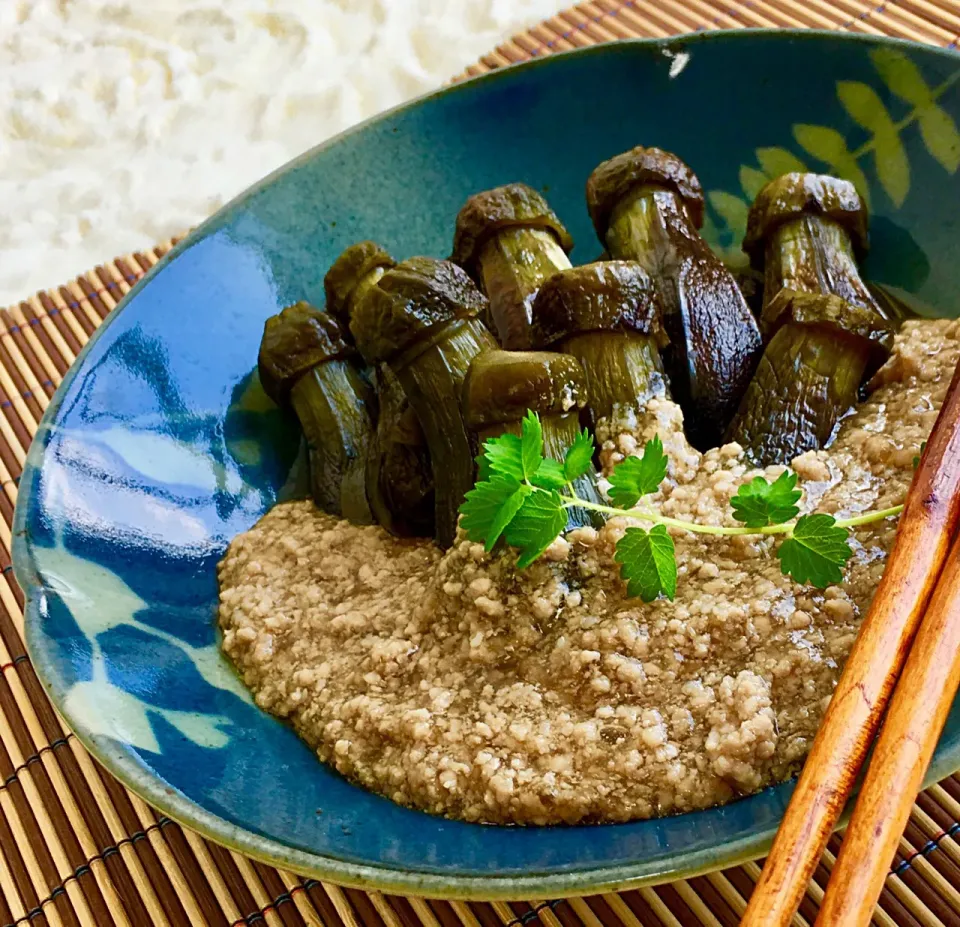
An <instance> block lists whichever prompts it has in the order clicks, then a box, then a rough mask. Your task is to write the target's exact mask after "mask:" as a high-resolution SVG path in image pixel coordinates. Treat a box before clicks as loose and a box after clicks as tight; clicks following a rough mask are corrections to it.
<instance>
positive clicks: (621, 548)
mask: <svg viewBox="0 0 960 927" xmlns="http://www.w3.org/2000/svg"><path fill="white" fill-rule="evenodd" d="M593 451H594V442H593V437H592V436H591V435H590V433H589V432H588V431H586V429H584V430H583V431H582V432H580V434H579V435H578V436H577V438H576V440H575V441H574V443H573V444H572V445H571V446H570V447H569V448H568V449H567V451H566V454H565V455H564V459H563V462H562V463H561V462H559V461H556V460H551V459H549V458H545V457H544V456H543V431H542V429H541V426H540V418H539V416H538V415H537V414H536V413H535V412H529V411H528V412H527V414H526V417H525V418H524V420H523V425H522V429H521V434H520V435H514V434H505V435H501V436H500V437H497V438H491V439H490V440H488V441H486V442H484V445H483V453H482V454H481V456H480V457H479V458H478V464H479V465H480V470H479V473H480V478H479V480H478V482H477V483H476V485H475V486H474V488H473V489H471V490H470V492H468V493H467V495H466V499H465V500H464V502H463V504H462V505H461V506H460V514H461V516H462V518H461V520H460V524H461V527H462V528H463V529H464V530H465V531H466V533H467V536H468V537H469V538H470V539H471V540H472V541H477V542H482V543H483V545H484V548H485V549H486V550H487V551H491V550H493V548H494V547H495V546H496V545H497V543H498V542H501V541H503V542H505V543H506V544H507V545H509V546H510V547H513V548H515V549H516V550H517V551H518V553H519V556H518V558H517V566H518V567H519V568H521V569H523V568H525V567H528V566H530V564H531V563H533V562H534V560H536V559H537V558H538V557H540V556H541V555H542V554H543V553H544V551H546V549H547V548H548V547H549V546H550V545H551V544H553V542H554V541H555V540H556V539H557V538H558V537H559V536H560V535H561V534H562V533H563V530H564V528H565V527H566V525H567V509H570V508H584V509H591V510H592V511H596V512H602V513H604V514H605V515H629V517H631V518H635V519H637V520H639V521H645V522H650V523H652V527H650V528H649V529H646V528H641V527H630V528H627V530H626V531H625V532H624V535H623V537H622V538H621V539H620V540H619V541H618V542H617V548H616V552H615V554H614V559H615V560H616V561H617V563H619V564H620V575H621V577H622V579H623V580H624V581H625V582H626V584H627V594H628V595H630V596H640V598H641V599H643V601H644V602H651V601H653V600H654V599H656V598H657V597H658V596H666V597H667V598H668V599H673V598H674V596H675V595H676V592H677V559H676V550H675V547H674V543H673V538H672V537H671V536H670V534H669V532H668V531H667V528H679V529H682V530H684V531H689V532H692V533H695V534H710V535H718V536H725V537H729V536H732V535H757V534H760V535H762V534H771V535H783V540H782V541H781V542H780V544H779V546H778V547H777V557H778V559H779V560H780V569H781V571H782V572H783V574H784V576H790V577H792V578H793V579H794V580H796V581H797V582H798V583H804V584H810V585H812V586H815V587H817V588H818V589H824V588H826V587H827V586H829V585H831V584H832V583H838V582H840V581H841V580H842V579H843V567H844V565H845V564H846V562H847V560H849V559H850V557H851V556H852V555H853V551H852V550H851V548H850V545H849V543H848V541H849V537H850V529H851V528H853V527H855V526H857V525H865V524H869V523H870V522H873V521H880V520H881V519H884V518H891V517H894V516H897V515H899V514H900V512H902V511H903V506H902V505H895V506H892V507H891V508H887V509H879V510H877V511H874V512H867V513H864V514H862V515H857V516H856V517H854V518H842V519H837V518H834V517H833V516H832V515H826V514H822V513H815V514H812V515H800V509H799V507H798V506H797V503H798V502H799V501H800V496H801V494H802V493H801V490H799V489H797V488H796V487H797V475H796V474H795V473H793V472H791V471H789V470H786V471H784V472H783V473H782V474H781V475H780V476H779V477H778V478H777V479H776V480H774V481H773V482H772V483H771V482H770V481H768V480H766V479H764V478H763V477H762V476H758V477H755V478H754V479H753V480H751V481H750V482H749V483H744V484H743V485H742V486H741V487H740V488H739V490H738V491H737V494H736V495H735V496H734V497H733V498H732V500H731V506H732V508H733V517H734V518H735V519H736V520H737V521H739V522H741V523H742V524H741V525H740V526H737V527H733V526H730V527H727V526H723V525H702V524H698V523H696V522H690V521H682V520H680V519H677V518H669V517H667V516H665V515H661V514H659V513H658V512H655V511H652V510H648V509H643V508H640V509H637V508H634V506H636V505H637V504H638V503H639V502H640V501H641V500H642V499H643V498H644V497H645V496H648V495H650V494H652V493H654V492H656V491H657V489H658V488H659V487H660V484H661V483H662V482H663V481H664V479H665V478H666V475H667V464H668V458H667V455H666V453H665V452H664V449H663V443H662V442H661V441H660V439H659V437H654V438H653V439H652V440H651V441H648V442H647V444H646V445H645V446H644V448H643V453H642V454H641V455H640V456H639V457H627V458H625V459H624V460H623V461H621V462H620V463H619V464H617V466H616V467H615V468H614V470H613V472H612V474H611V475H610V491H609V495H610V501H611V502H612V505H601V504H598V503H594V502H588V501H587V500H585V499H581V498H579V497H578V496H577V495H576V490H575V489H574V486H573V483H574V481H575V480H577V479H579V478H580V477H582V476H583V475H584V474H585V473H586V472H587V471H588V470H589V468H590V462H591V460H592V458H593ZM798 516H799V517H798Z"/></svg>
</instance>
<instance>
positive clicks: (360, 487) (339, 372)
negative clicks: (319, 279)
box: [258, 302, 376, 524]
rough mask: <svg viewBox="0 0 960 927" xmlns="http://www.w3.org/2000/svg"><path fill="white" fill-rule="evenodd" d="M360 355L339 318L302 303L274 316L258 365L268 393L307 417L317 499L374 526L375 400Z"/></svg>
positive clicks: (334, 510)
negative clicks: (370, 459)
mask: <svg viewBox="0 0 960 927" xmlns="http://www.w3.org/2000/svg"><path fill="white" fill-rule="evenodd" d="M356 358H357V352H356V350H355V349H354V348H353V347H352V346H351V345H349V344H348V343H347V342H346V340H345V339H344V337H343V333H342V331H341V329H340V326H339V325H338V324H337V322H336V321H335V320H334V319H333V318H331V317H330V316H328V315H327V314H326V313H323V312H320V311H319V310H317V309H315V308H314V307H313V306H310V305H309V304H307V303H304V302H300V303H296V304H295V305H293V306H289V307H287V308H286V309H284V310H283V311H282V312H280V313H279V314H278V315H275V316H271V317H270V318H269V319H267V321H266V323H265V325H264V333H263V338H262V340H261V343H260V354H259V358H258V368H259V374H260V381H261V383H262V384H263V387H264V389H265V391H266V392H267V395H269V396H270V397H271V398H272V399H273V400H274V401H275V402H277V403H278V404H279V405H281V406H287V407H290V408H292V409H293V411H294V413H295V414H296V416H297V418H298V419H299V421H300V426H301V428H302V429H303V433H304V437H305V438H306V442H307V448H308V451H309V461H310V486H311V492H312V495H313V498H314V501H315V502H316V503H317V505H318V506H319V507H320V508H322V509H323V510H324V511H325V512H329V513H330V514H332V515H342V516H343V517H344V518H347V519H349V520H350V521H353V522H355V523H357V524H369V523H370V522H371V521H372V520H373V516H372V515H371V512H370V507H369V505H368V503H367V497H366V488H365V479H366V477H365V472H364V468H365V460H366V452H367V448H368V446H369V444H370V441H371V437H372V435H373V415H374V410H375V408H376V403H375V399H374V396H373V394H372V393H371V391H370V388H369V386H368V384H367V383H366V381H365V380H364V379H363V377H362V376H361V375H360V372H359V370H358V369H357V367H356V365H355V360H356Z"/></svg>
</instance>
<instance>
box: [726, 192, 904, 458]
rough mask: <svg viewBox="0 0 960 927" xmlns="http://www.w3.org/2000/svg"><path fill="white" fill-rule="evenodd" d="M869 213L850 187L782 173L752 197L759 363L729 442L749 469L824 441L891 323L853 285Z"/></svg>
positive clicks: (885, 346) (881, 352) (747, 244)
mask: <svg viewBox="0 0 960 927" xmlns="http://www.w3.org/2000/svg"><path fill="white" fill-rule="evenodd" d="M866 241H867V217H866V210H865V208H864V206H863V204H862V202H861V201H860V198H859V196H858V195H857V192H856V190H855V189H854V187H853V185H852V184H851V183H849V182H848V181H845V180H839V179H837V178H834V177H829V176H826V175H820V174H799V173H797V174H785V175H783V176H782V177H779V178H776V179H775V180H772V181H771V182H770V183H768V184H767V185H766V186H765V187H764V188H763V189H762V190H761V191H760V193H759V194H758V196H757V199H756V202H755V203H754V204H753V207H752V208H751V211H750V214H749V217H748V221H747V234H746V238H745V239H744V250H745V251H747V253H748V254H750V255H751V260H752V262H753V264H754V266H755V267H760V268H762V269H763V273H764V294H763V309H762V314H761V329H762V331H763V333H764V336H765V338H766V340H767V346H766V348H765V350H764V354H763V358H762V360H761V362H760V365H759V367H758V369H757V373H756V375H755V376H754V379H753V381H752V382H751V384H750V387H749V389H748V390H747V393H746V395H745V396H744V399H743V402H742V403H741V406H740V409H739V411H738V413H737V416H736V418H735V419H734V421H733V422H732V423H731V425H730V428H729V429H728V432H727V438H728V440H731V441H736V442H737V443H739V444H741V445H742V446H743V447H744V450H745V452H746V454H747V457H748V458H749V459H750V460H752V461H753V462H754V463H756V464H758V465H761V466H765V465H768V464H777V463H789V462H790V461H791V460H792V459H793V458H794V457H796V456H797V455H799V454H802V453H804V452H805V451H810V450H818V449H820V448H822V447H824V446H825V445H826V444H827V443H828V442H829V441H830V439H831V437H832V435H833V432H834V429H835V427H836V425H837V423H838V422H839V421H840V419H841V418H842V417H843V416H844V415H845V414H846V413H847V411H848V410H849V409H850V408H852V407H853V406H854V405H855V404H856V402H857V399H858V395H859V389H860V384H861V383H862V382H863V380H864V379H865V378H866V377H867V376H868V375H869V374H870V373H871V372H872V371H873V370H875V369H876V367H877V366H879V364H880V363H882V361H883V360H884V359H885V358H886V356H887V355H888V354H889V351H890V348H891V346H892V341H893V331H894V329H895V327H896V324H895V323H894V322H893V321H892V320H891V319H889V318H888V317H887V314H885V313H884V311H883V310H882V309H881V307H880V305H879V304H878V302H877V300H876V298H875V296H874V293H873V292H872V291H871V290H870V288H869V287H868V286H867V285H866V283H864V281H863V280H862V278H861V277H860V272H859V270H858V268H857V263H856V256H855V255H856V252H857V251H862V250H863V249H864V248H865V247H866Z"/></svg>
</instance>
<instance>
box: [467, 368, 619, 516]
mask: <svg viewBox="0 0 960 927" xmlns="http://www.w3.org/2000/svg"><path fill="white" fill-rule="evenodd" d="M586 401H587V390H586V376H585V374H584V371H583V368H582V366H581V365H580V363H579V362H578V361H577V359H576V358H575V357H572V356H571V355H569V354H556V353H552V352H547V351H488V352H487V353H485V354H481V355H479V356H478V357H477V358H475V359H474V361H473V363H472V364H471V365H470V370H469V372H468V373H467V378H466V381H465V382H464V386H463V408H464V415H465V418H466V421H467V424H468V425H469V426H470V428H471V429H473V431H474V433H475V434H476V436H477V442H478V444H479V445H481V446H482V444H483V442H484V441H486V440H487V439H488V438H495V437H499V436H500V435H502V434H506V433H510V434H515V435H520V434H521V432H522V427H523V418H524V416H525V415H526V414H527V412H528V411H533V412H536V413H537V414H538V415H539V416H540V426H541V428H542V430H543V448H544V450H543V453H544V456H545V457H549V458H551V459H553V460H556V461H560V462H562V461H563V459H564V456H565V455H566V452H567V449H568V448H569V447H570V446H571V445H572V444H573V442H574V441H575V440H576V437H577V432H578V431H579V413H580V409H581V408H582V407H583V406H584V405H585V404H586ZM574 489H575V491H576V494H577V496H579V497H580V498H581V499H585V500H586V501H588V502H595V503H598V504H600V503H602V502H603V498H602V496H601V494H600V490H599V487H598V485H597V473H596V471H595V470H594V468H593V466H592V465H591V467H590V469H589V471H588V472H587V473H585V474H584V475H583V476H582V477H580V478H579V479H578V480H576V481H575V483H574ZM602 523H603V519H602V518H601V517H600V516H598V515H597V513H595V512H590V511H588V510H586V509H582V508H575V509H570V510H569V520H568V527H570V528H576V527H581V526H583V525H593V526H594V527H599V526H600V525H601V524H602Z"/></svg>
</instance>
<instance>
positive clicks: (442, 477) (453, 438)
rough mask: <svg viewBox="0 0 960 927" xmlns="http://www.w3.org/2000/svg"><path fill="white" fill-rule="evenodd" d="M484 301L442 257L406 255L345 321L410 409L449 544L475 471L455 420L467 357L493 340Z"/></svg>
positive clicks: (439, 525)
mask: <svg viewBox="0 0 960 927" xmlns="http://www.w3.org/2000/svg"><path fill="white" fill-rule="evenodd" d="M486 306H487V300H486V298H485V297H484V296H483V294H482V293H480V291H479V290H478V289H477V287H476V285H475V284H474V283H473V281H472V280H471V279H470V278H469V277H468V276H467V274H466V273H465V272H464V271H463V270H462V269H461V268H460V267H457V266H456V265H455V264H452V263H451V262H449V261H437V260H434V259H432V258H412V259H410V260H408V261H404V262H402V263H400V264H398V265H397V266H396V267H394V268H392V269H391V270H389V271H387V272H386V273H385V274H384V275H383V276H382V277H381V278H380V279H379V280H378V281H377V282H376V283H375V284H374V285H373V286H372V287H370V289H369V290H367V292H366V293H364V295H363V298H362V299H361V300H360V301H359V302H358V304H357V305H356V306H355V309H354V312H353V315H352V318H351V322H350V328H351V331H352V332H353V335H354V338H355V340H356V343H357V346H358V347H359V349H360V351H361V353H362V354H363V356H364V358H365V359H366V360H367V362H368V363H370V364H381V363H385V364H387V365H388V366H389V368H390V371H391V373H392V374H393V375H394V376H395V377H396V379H397V382H398V383H399V384H400V386H401V388H402V390H403V393H404V395H405V396H406V398H407V400H408V401H409V403H410V407H411V408H412V410H413V411H414V413H415V414H416V417H417V420H418V421H419V423H420V427H421V428H422V429H423V435H424V438H425V440H426V445H427V449H428V451H429V455H430V461H431V468H432V471H433V486H434V522H435V532H436V533H435V537H436V540H437V542H438V543H439V544H440V545H441V546H444V547H448V546H449V545H450V544H452V543H453V540H454V538H455V536H456V528H457V518H458V515H459V508H460V504H461V503H462V502H463V498H464V495H465V494H466V493H467V492H468V491H469V489H470V488H471V487H472V486H473V482H474V476H475V464H474V455H475V449H474V442H473V441H472V439H471V436H470V434H469V431H468V428H467V425H466V423H465V422H464V419H463V411H462V408H461V398H462V391H463V382H464V379H465V377H466V375H467V370H468V369H469V367H470V363H471V361H472V360H473V359H474V358H475V357H476V356H477V355H478V354H481V353H483V352H484V351H490V350H493V349H495V348H496V347H497V342H496V340H495V339H494V337H493V336H492V335H491V334H490V332H489V331H488V330H487V328H486V327H485V326H484V324H483V323H482V322H481V321H480V319H479V318H478V316H481V315H483V314H484V312H485V310H486Z"/></svg>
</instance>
